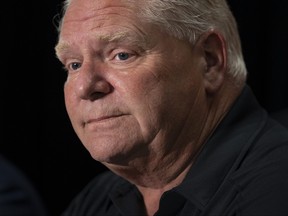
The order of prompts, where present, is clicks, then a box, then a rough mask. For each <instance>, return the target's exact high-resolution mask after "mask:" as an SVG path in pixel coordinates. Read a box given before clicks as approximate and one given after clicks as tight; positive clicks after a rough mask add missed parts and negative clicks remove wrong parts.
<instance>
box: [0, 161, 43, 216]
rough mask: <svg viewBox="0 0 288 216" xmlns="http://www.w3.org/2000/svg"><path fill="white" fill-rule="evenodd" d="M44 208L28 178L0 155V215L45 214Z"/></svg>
mask: <svg viewBox="0 0 288 216" xmlns="http://www.w3.org/2000/svg"><path fill="white" fill-rule="evenodd" d="M45 215H47V212H46V209H45V207H44V205H43V203H42V200H41V198H40V196H39V194H38V192H37V191H36V189H35V188H34V187H33V185H32V184H31V182H30V181H29V179H28V178H27V177H26V176H25V175H24V173H22V172H21V171H20V169H18V168H17V167H16V166H14V164H12V163H11V162H10V161H8V160H7V159H6V158H4V157H2V156H0V216H45Z"/></svg>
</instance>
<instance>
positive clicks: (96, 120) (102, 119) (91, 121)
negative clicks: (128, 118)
mask: <svg viewBox="0 0 288 216" xmlns="http://www.w3.org/2000/svg"><path fill="white" fill-rule="evenodd" d="M122 116H124V114H120V115H107V116H101V117H98V118H92V119H89V120H87V121H86V122H85V125H89V124H94V123H104V122H107V121H110V120H115V119H116V118H120V117H122Z"/></svg>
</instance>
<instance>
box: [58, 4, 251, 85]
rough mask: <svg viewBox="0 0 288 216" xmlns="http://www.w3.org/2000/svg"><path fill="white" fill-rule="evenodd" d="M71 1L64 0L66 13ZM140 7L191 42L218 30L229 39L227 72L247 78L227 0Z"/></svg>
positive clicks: (152, 19)
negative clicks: (208, 32) (205, 33)
mask: <svg viewBox="0 0 288 216" xmlns="http://www.w3.org/2000/svg"><path fill="white" fill-rule="evenodd" d="M71 1H73V0H65V1H64V7H63V10H64V11H63V12H64V13H65V11H66V10H67V8H68V6H69V4H70V3H71ZM127 1H131V2H135V0H127ZM136 1H137V0H136ZM137 3H138V2H137ZM138 8H141V10H140V12H139V13H138V16H140V18H141V19H142V20H144V21H146V22H149V23H153V24H155V25H157V26H159V27H160V28H161V30H162V31H165V32H167V33H168V34H169V35H171V36H174V37H176V38H178V39H181V40H188V41H189V42H190V43H191V44H194V43H195V41H196V40H197V38H198V37H199V36H200V35H201V34H203V33H204V32H207V31H209V30H217V31H219V32H220V33H221V34H222V35H223V37H224V38H225V40H226V45H227V53H228V54H227V55H228V57H227V67H228V72H229V73H230V74H231V75H232V76H233V77H235V78H236V80H238V81H239V82H240V83H241V82H242V81H243V80H245V79H246V76H247V70H246V65H245V62H244V59H243V54H242V49H241V41H240V37H239V32H238V27H237V23H236V21H235V18H234V16H233V14H232V12H231V10H230V8H229V6H228V4H227V2H226V0H145V1H143V2H142V4H141V7H140V1H139V3H138ZM60 24H61V23H60Z"/></svg>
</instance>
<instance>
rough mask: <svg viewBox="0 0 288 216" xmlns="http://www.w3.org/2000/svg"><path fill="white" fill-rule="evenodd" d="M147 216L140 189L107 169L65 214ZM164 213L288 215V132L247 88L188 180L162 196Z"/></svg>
mask: <svg viewBox="0 0 288 216" xmlns="http://www.w3.org/2000/svg"><path fill="white" fill-rule="evenodd" d="M144 213H145V211H144V204H143V200H142V196H141V194H140V193H139V191H138V190H137V188H136V187H135V186H134V185H132V184H130V183H129V182H127V181H126V180H125V179H122V178H121V177H119V176H117V175H115V174H113V173H112V172H110V171H109V172H105V173H102V174H100V175H98V176H97V177H96V178H95V179H93V180H92V181H91V182H90V183H89V184H88V185H87V187H86V188H84V190H83V191H82V192H81V193H79V195H78V196H77V197H76V198H75V199H74V200H73V201H72V202H71V205H70V206H69V207H68V208H67V210H66V211H65V212H64V213H63V216H84V215H85V216H86V215H99V216H105V215H115V216H120V215H121V216H123V215H125V216H126V215H127V216H128V215H131V216H132V215H133V216H138V215H139V216H140V215H145V214H144ZM160 215H165V216H166V215H171V216H182V215H189V216H198V215H209V216H210V215H215V216H216V215H219V216H220V215H221V216H223V215H231V216H232V215H233V216H234V215H243V216H244V215H247V216H250V215H261V216H262V215H269V216H270V215H271V216H277V215H288V130H287V129H285V128H284V127H283V126H281V125H280V124H278V123H277V122H276V121H274V120H272V119H270V118H269V117H268V115H267V113H266V111H265V110H263V109H262V108H261V107H260V106H259V104H258V102H257V101H256V99H255V97H254V96H253V94H252V92H251V90H250V89H249V87H247V86H246V87H245V89H244V90H243V92H242V94H241V95H240V97H239V98H238V100H237V101H236V103H235V104H234V106H233V107H232V109H231V110H230V112H229V113H228V115H227V116H226V117H225V119H224V120H223V121H222V123H221V124H220V125H219V127H218V128H217V129H216V130H215V131H214V134H213V135H212V136H211V138H210V139H209V140H208V142H207V143H206V144H205V145H204V148H203V150H202V151H201V153H200V154H199V156H198V158H197V159H196V160H195V162H194V164H193V166H192V167H191V169H190V171H189V173H188V174H187V176H186V178H185V179H184V181H183V182H182V183H181V184H180V185H179V186H177V187H175V188H174V189H172V190H170V191H167V192H165V193H164V194H163V196H162V197H161V201H160V207H159V210H158V212H157V213H156V216H160Z"/></svg>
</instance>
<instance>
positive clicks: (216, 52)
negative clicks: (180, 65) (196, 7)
mask: <svg viewBox="0 0 288 216" xmlns="http://www.w3.org/2000/svg"><path fill="white" fill-rule="evenodd" d="M202 37H203V38H202V41H201V43H202V48H203V54H204V61H205V69H204V74H203V76H204V82H205V83H204V84H205V89H206V92H207V94H214V93H215V92H216V91H217V90H218V89H219V88H220V87H221V85H222V83H223V79H224V75H225V71H226V69H227V66H226V58H227V54H226V44H225V40H224V38H223V36H222V35H221V34H219V33H217V32H215V31H210V32H207V34H204V35H202Z"/></svg>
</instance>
